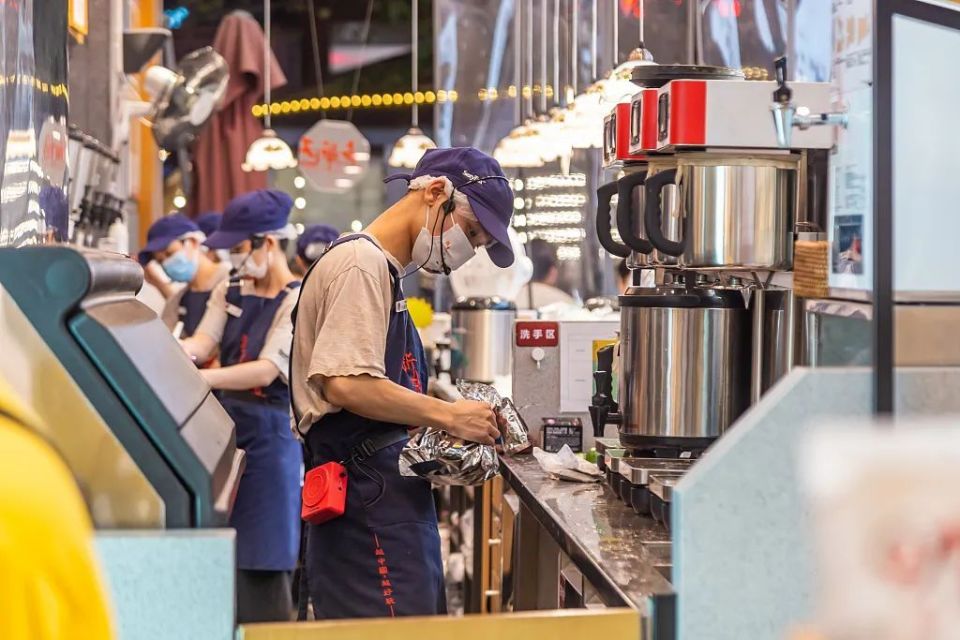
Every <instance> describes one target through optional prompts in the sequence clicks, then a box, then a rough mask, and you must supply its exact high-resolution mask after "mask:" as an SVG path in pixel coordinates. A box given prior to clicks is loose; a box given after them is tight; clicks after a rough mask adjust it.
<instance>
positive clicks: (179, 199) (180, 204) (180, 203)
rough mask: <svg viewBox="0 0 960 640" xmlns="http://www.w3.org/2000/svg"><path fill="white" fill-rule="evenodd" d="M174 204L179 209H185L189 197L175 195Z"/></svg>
mask: <svg viewBox="0 0 960 640" xmlns="http://www.w3.org/2000/svg"><path fill="white" fill-rule="evenodd" d="M173 206H175V207H176V208H177V209H183V208H184V207H185V206H187V199H186V198H184V197H183V196H182V195H176V196H173Z"/></svg>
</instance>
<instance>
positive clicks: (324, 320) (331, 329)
mask: <svg viewBox="0 0 960 640" xmlns="http://www.w3.org/2000/svg"><path fill="white" fill-rule="evenodd" d="M368 237H370V236H368ZM371 239H373V238H372V237H371ZM373 240H374V242H376V240H375V239H373ZM378 247H379V243H377V245H376V246H374V244H373V243H371V242H368V241H367V240H363V239H357V240H352V241H350V242H345V243H343V244H339V245H337V246H335V247H333V248H332V249H330V250H329V251H327V253H326V254H324V256H323V258H322V259H321V260H320V262H319V263H318V264H317V266H316V267H315V268H314V270H313V272H312V273H311V274H310V276H309V277H308V278H307V279H306V281H305V282H304V285H303V288H302V291H301V292H300V307H299V309H298V311H297V327H296V339H295V341H294V345H293V380H292V382H291V393H292V395H293V398H294V403H295V405H296V413H297V414H298V415H300V416H301V418H300V423H299V425H298V427H299V429H300V432H301V433H306V432H307V431H308V430H309V429H310V425H312V424H314V423H315V422H316V421H317V420H319V419H320V418H322V417H323V416H325V415H326V414H328V413H335V412H337V411H340V407H337V406H335V405H333V404H331V403H330V402H327V400H326V398H324V396H323V383H322V382H321V379H322V378H324V377H336V376H354V375H362V374H366V375H369V376H372V377H375V378H386V367H385V365H384V353H385V351H386V347H387V327H388V326H389V324H390V305H391V304H392V303H393V289H392V285H391V282H390V269H389V267H388V266H387V260H390V262H391V263H392V264H393V266H394V267H395V268H396V269H397V273H402V272H403V268H402V267H401V266H400V263H399V262H397V260H396V258H394V257H393V256H391V255H390V254H388V253H386V252H385V251H382V250H381V249H379V248H378ZM384 256H386V259H384Z"/></svg>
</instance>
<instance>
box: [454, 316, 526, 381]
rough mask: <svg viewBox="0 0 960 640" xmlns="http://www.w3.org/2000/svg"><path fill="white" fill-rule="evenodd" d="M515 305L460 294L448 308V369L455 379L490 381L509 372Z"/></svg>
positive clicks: (507, 374)
mask: <svg viewBox="0 0 960 640" xmlns="http://www.w3.org/2000/svg"><path fill="white" fill-rule="evenodd" d="M516 316H517V307H516V305H514V304H513V303H512V302H508V301H506V300H502V299H500V298H462V299H460V300H458V301H457V302H456V303H454V305H453V307H452V308H451V321H452V326H453V340H452V341H451V345H450V347H451V372H452V374H453V376H454V378H455V379H463V380H470V381H473V382H493V381H494V380H495V379H497V378H499V377H501V376H509V375H510V372H511V366H512V360H511V357H512V353H513V349H511V348H510V345H511V343H512V338H513V320H514V318H516Z"/></svg>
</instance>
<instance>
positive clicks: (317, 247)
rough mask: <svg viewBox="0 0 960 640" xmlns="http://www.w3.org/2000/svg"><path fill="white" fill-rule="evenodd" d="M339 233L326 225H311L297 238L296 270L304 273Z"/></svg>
mask: <svg viewBox="0 0 960 640" xmlns="http://www.w3.org/2000/svg"><path fill="white" fill-rule="evenodd" d="M339 235H340V232H339V231H337V230H336V228H334V227H331V226H330V225H328V224H312V225H310V226H309V227H307V228H306V229H304V230H303V233H301V234H300V237H299V238H297V258H296V260H297V268H299V269H300V273H301V274H303V273H306V272H307V269H309V268H310V265H312V264H313V263H314V262H316V260H317V258H319V257H320V256H321V255H323V252H324V251H326V250H327V247H329V246H330V243H331V242H333V241H334V240H336V239H337V237H338V236H339Z"/></svg>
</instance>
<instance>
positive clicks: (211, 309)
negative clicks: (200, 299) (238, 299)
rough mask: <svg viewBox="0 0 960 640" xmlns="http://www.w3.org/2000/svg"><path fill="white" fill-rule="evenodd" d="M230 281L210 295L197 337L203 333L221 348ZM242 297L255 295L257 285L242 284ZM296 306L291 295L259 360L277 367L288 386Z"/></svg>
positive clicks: (292, 293)
mask: <svg viewBox="0 0 960 640" xmlns="http://www.w3.org/2000/svg"><path fill="white" fill-rule="evenodd" d="M229 286H230V280H229V279H227V280H224V281H222V282H221V283H220V284H218V285H217V286H216V287H214V288H213V291H211V292H210V300H208V301H207V311H206V313H204V314H203V320H201V321H200V326H198V327H197V333H202V334H204V335H206V336H209V337H210V338H212V339H213V341H214V342H216V343H217V344H220V341H221V340H222V339H223V331H224V328H225V327H226V326H227V318H228V314H227V287H229ZM240 293H241V294H242V295H245V296H251V295H254V285H253V282H251V281H250V280H243V282H242V283H241V284H240ZM296 303H297V291H296V290H293V291H288V292H287V295H286V297H284V299H283V302H281V303H280V307H279V308H278V309H277V312H276V313H275V314H274V316H273V321H272V322H271V323H270V329H268V330H267V337H266V340H265V341H264V343H263V348H262V349H261V350H260V355H259V357H258V359H259V360H269V361H270V362H272V363H273V364H275V365H276V366H277V369H278V370H279V371H280V378H281V380H283V382H284V383H286V382H287V371H288V367H289V366H290V341H291V339H292V338H293V323H292V322H291V321H290V312H291V311H293V305H295V304H296Z"/></svg>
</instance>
